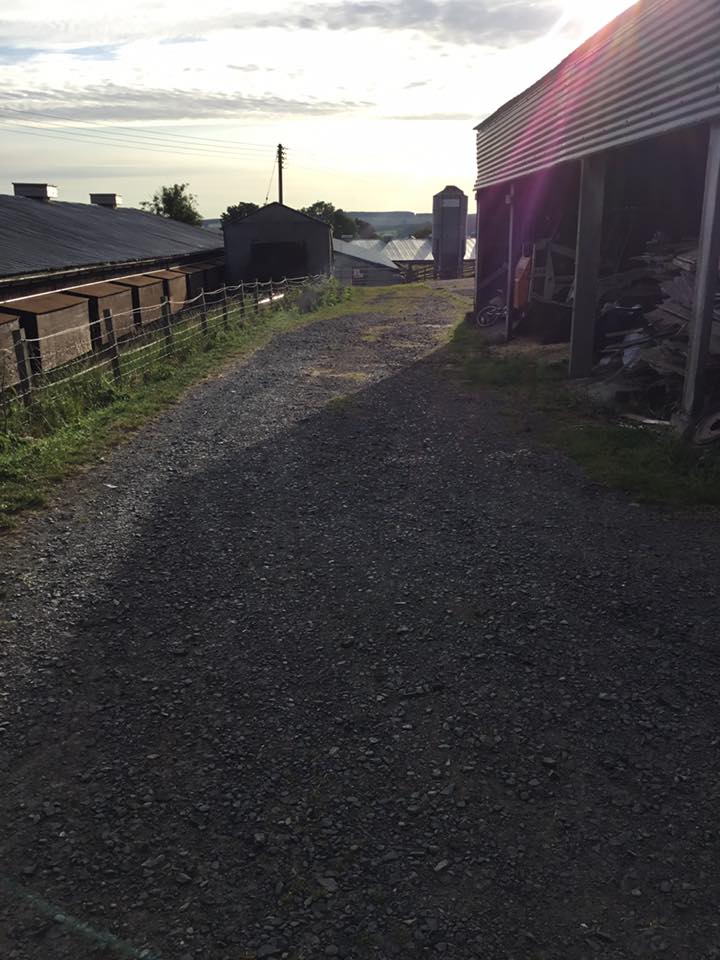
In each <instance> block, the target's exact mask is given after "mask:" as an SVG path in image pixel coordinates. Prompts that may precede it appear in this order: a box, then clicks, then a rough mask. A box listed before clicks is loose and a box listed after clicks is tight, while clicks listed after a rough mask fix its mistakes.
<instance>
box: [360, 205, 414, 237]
mask: <svg viewBox="0 0 720 960" xmlns="http://www.w3.org/2000/svg"><path fill="white" fill-rule="evenodd" d="M348 215H349V216H351V217H356V218H357V219H358V220H364V221H365V222H366V223H369V224H370V226H371V227H373V229H375V230H376V231H377V232H378V233H379V234H381V235H382V236H392V237H398V238H402V237H409V236H410V235H411V234H412V232H413V230H417V229H418V227H421V226H423V225H424V224H426V223H432V214H431V213H413V212H412V210H371V211H368V210H349V211H348Z"/></svg>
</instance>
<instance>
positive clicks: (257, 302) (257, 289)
mask: <svg viewBox="0 0 720 960" xmlns="http://www.w3.org/2000/svg"><path fill="white" fill-rule="evenodd" d="M255 313H260V284H259V282H258V281H257V280H256V281H255Z"/></svg>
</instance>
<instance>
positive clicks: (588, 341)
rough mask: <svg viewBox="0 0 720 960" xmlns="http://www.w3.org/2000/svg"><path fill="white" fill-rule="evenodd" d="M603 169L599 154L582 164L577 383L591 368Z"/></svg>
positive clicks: (574, 353) (573, 362)
mask: <svg viewBox="0 0 720 960" xmlns="http://www.w3.org/2000/svg"><path fill="white" fill-rule="evenodd" d="M606 168H607V163H606V160H605V156H604V155H602V154H599V155H598V156H595V157H586V158H585V159H584V160H583V161H582V176H581V178H580V206H579V212H578V235H577V253H576V260H575V301H574V303H573V315H572V333H571V336H570V376H571V377H573V378H576V379H582V378H583V377H589V376H590V374H591V373H592V368H593V356H594V352H595V313H596V311H597V300H598V280H599V276H600V255H601V250H602V225H603V213H604V210H605V173H606Z"/></svg>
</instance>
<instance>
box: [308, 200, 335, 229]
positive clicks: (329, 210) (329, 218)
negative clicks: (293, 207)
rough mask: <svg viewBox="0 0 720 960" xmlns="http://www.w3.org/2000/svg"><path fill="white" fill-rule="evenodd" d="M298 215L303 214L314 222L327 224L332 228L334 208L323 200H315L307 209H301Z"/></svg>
mask: <svg viewBox="0 0 720 960" xmlns="http://www.w3.org/2000/svg"><path fill="white" fill-rule="evenodd" d="M300 213H304V214H305V216H306V217H314V218H315V219H316V220H322V222H323V223H329V224H330V226H332V222H333V216H334V215H335V207H334V206H333V205H332V204H331V203H327V202H326V201H325V200H316V201H315V203H311V204H310V206H309V207H303V208H302V210H301V211H300Z"/></svg>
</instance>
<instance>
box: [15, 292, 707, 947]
mask: <svg viewBox="0 0 720 960" xmlns="http://www.w3.org/2000/svg"><path fill="white" fill-rule="evenodd" d="M413 295H414V296H415V297H416V299H414V300H410V301H409V302H408V309H407V310H406V315H405V316H404V318H401V319H399V320H392V319H389V318H388V316H387V315H383V314H382V313H377V314H366V315H354V316H352V315H351V316H347V317H343V318H340V319H338V320H334V321H327V322H322V323H317V324H314V325H312V326H309V327H306V328H304V329H301V330H298V331H295V332H293V333H290V334H286V335H283V336H282V337H279V338H278V339H276V340H275V341H274V342H272V343H271V344H270V345H269V346H267V347H266V348H264V349H263V350H262V351H260V352H258V353H257V354H256V355H255V356H254V357H252V358H251V359H250V360H249V361H248V362H246V363H242V364H238V365H237V366H235V367H234V368H232V369H231V370H230V371H229V372H227V373H226V375H224V376H223V377H221V378H219V379H217V380H215V381H213V382H209V383H205V384H203V385H201V386H199V387H198V388H196V389H194V390H193V391H192V392H191V393H190V394H189V395H188V396H187V397H186V398H185V399H184V400H183V401H182V402H181V403H180V404H178V405H177V406H176V407H175V408H173V410H172V411H171V412H170V413H168V414H167V415H166V416H164V417H162V418H161V419H160V420H158V421H157V422H156V423H154V424H153V425H151V426H149V427H147V428H146V429H145V430H143V431H142V432H141V433H140V434H138V435H137V436H136V437H135V438H134V439H133V440H132V441H131V442H129V443H128V444H127V445H125V446H123V447H122V448H120V449H118V450H116V451H115V452H114V453H113V454H112V455H111V456H109V457H108V459H107V462H106V463H105V464H102V465H100V466H99V467H98V468H97V469H94V470H93V471H92V472H91V473H90V474H88V475H87V476H86V477H84V478H83V480H82V481H81V482H80V483H78V484H77V485H76V489H75V490H74V491H73V492H70V491H67V492H66V495H65V498H64V501H63V504H62V505H61V506H57V507H56V508H55V509H53V510H51V511H49V512H47V513H45V514H44V515H41V516H38V517H35V518H32V519H31V520H29V521H28V522H26V523H25V524H24V525H23V528H22V530H21V532H20V534H19V535H17V536H16V537H14V538H13V539H12V540H9V539H6V540H5V541H4V543H3V553H4V563H3V580H4V589H5V591H6V595H5V600H4V603H3V611H2V614H0V617H1V620H2V622H1V623H0V629H1V630H2V643H0V677H1V679H2V698H3V699H2V701H1V702H0V773H1V774H2V790H1V792H0V863H1V866H0V870H1V872H2V875H3V878H4V879H3V880H0V957H2V958H3V960H70V958H72V960H84V958H96V957H108V958H115V957H122V956H125V957H141V956H146V957H148V958H150V957H152V958H162V960H195V958H203V960H242V958H251V957H257V958H263V957H265V958H267V957H270V958H272V957H278V958H281V957H287V958H308V960H310V958H312V960H317V958H323V957H339V958H395V957H398V958H406V957H435V956H436V955H437V956H444V957H448V958H462V960H466V958H477V960H501V958H502V960H581V958H604V960H620V958H622V960H625V958H633V957H664V958H669V960H678V958H688V960H703V958H705V960H707V958H718V957H720V913H719V912H718V901H719V899H720V857H719V856H718V855H719V853H720V850H719V844H718V831H719V829H720V827H719V811H720V779H719V778H718V759H719V758H718V753H719V750H718V747H719V745H720V725H719V720H720V708H719V707H718V701H719V699H720V698H719V696H718V691H719V690H720V677H719V676H718V674H719V673H720V670H719V667H718V651H717V646H718V622H719V617H718V604H717V571H718V556H719V554H720V536H719V533H720V524H719V523H718V521H717V520H715V519H713V518H710V519H707V518H705V519H700V518H692V517H691V518H687V517H685V518H683V517H676V516H673V515H672V514H670V513H668V512H663V511H659V510H649V509H645V508H640V507H638V506H637V505H635V504H633V503H632V502H630V501H629V500H628V499H627V498H625V497H623V496H621V495H619V494H614V493H611V492H608V491H605V490H602V489H600V488H598V487H597V486H595V485H593V484H591V483H590V482H589V481H588V480H587V479H586V478H585V477H584V476H583V475H582V474H581V473H580V471H579V470H578V469H577V468H575V467H574V466H572V465H571V464H570V463H569V462H568V461H567V460H566V459H564V458H563V457H562V456H561V455H560V454H557V453H554V452H551V451H548V450H544V449H539V448H535V447H533V446H532V444H531V442H530V441H529V440H528V438H527V436H525V435H523V434H519V433H517V432H516V431H514V429H513V428H512V427H511V426H510V425H509V423H508V422H507V421H506V420H505V419H504V418H503V415H502V410H501V405H500V404H499V403H498V401H497V400H496V399H495V398H493V396H492V395H491V394H487V393H477V392H471V391H469V390H467V389H466V388H465V387H463V385H462V383H461V382H460V381H459V380H458V379H457V378H456V377H455V376H453V375H452V373H451V372H449V371H448V370H447V363H448V355H447V352H446V350H444V349H440V350H438V351H436V352H435V353H433V354H432V355H430V354H429V350H430V348H431V347H432V346H433V344H434V343H435V342H436V338H437V335H438V333H439V332H441V331H442V328H443V326H444V325H445V326H447V324H448V323H449V320H448V316H447V307H446V305H445V304H444V303H443V302H442V301H441V300H438V299H437V298H434V297H433V296H432V295H430V294H428V293H422V294H420V293H417V294H413ZM418 297H420V299H418ZM423 298H424V299H423ZM338 397H339V398H338ZM333 398H335V399H333ZM7 881H12V882H13V883H14V884H16V885H19V886H13V887H12V888H11V887H9V886H8V883H7ZM110 935H112V936H114V937H116V938H118V940H116V941H113V942H112V943H111V944H110V945H108V943H109V940H108V938H109V936H110ZM94 938H95V939H94ZM120 941H122V943H120ZM103 942H104V943H105V944H106V945H105V946H103V945H102V944H103ZM143 951H147V953H143Z"/></svg>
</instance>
